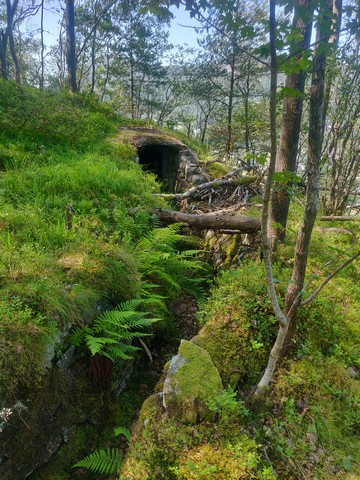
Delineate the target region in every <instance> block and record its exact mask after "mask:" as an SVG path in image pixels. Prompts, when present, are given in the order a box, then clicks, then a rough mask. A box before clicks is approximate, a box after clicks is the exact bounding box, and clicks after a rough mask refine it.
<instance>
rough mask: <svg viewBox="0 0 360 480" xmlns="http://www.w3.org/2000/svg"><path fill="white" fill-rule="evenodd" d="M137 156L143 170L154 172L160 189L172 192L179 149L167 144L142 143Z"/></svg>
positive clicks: (177, 165)
mask: <svg viewBox="0 0 360 480" xmlns="http://www.w3.org/2000/svg"><path fill="white" fill-rule="evenodd" d="M138 157H139V163H140V165H142V166H143V168H144V170H146V171H147V172H151V173H154V174H155V175H156V177H157V178H158V180H159V181H160V182H161V184H162V191H163V192H167V193H174V191H175V184H176V179H177V172H178V168H179V150H178V149H177V148H174V147H170V146H168V145H144V146H142V147H140V148H139V149H138Z"/></svg>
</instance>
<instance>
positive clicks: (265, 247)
mask: <svg viewBox="0 0 360 480" xmlns="http://www.w3.org/2000/svg"><path fill="white" fill-rule="evenodd" d="M275 6H276V0H270V12H269V30H270V54H271V64H270V138H271V150H270V163H269V168H268V174H267V178H266V183H265V190H264V197H263V210H262V218H261V229H262V231H261V239H262V251H263V257H264V266H265V273H266V281H267V285H268V290H269V297H270V300H271V305H272V308H273V311H274V314H275V317H276V319H277V321H278V323H279V330H278V334H277V337H276V341H275V343H274V345H273V348H272V349H271V352H270V355H269V358H268V363H267V366H266V369H265V372H264V374H263V376H262V377H261V379H260V381H259V383H258V385H257V387H256V391H255V394H256V395H261V394H262V392H263V391H264V389H265V388H266V387H267V386H268V385H269V383H270V382H271V380H272V377H273V375H274V370H275V367H276V364H277V362H278V359H279V357H280V354H281V352H282V350H283V345H284V341H285V338H286V334H287V330H288V319H287V318H286V316H285V315H284V313H283V312H282V310H281V308H280V305H279V302H278V299H277V295H276V291H275V284H274V278H273V273H272V265H271V257H270V242H269V236H268V223H269V205H270V194H271V185H272V179H273V176H274V171H275V162H276V152H277V139H276V90H277V73H278V72H277V57H276V44H275V41H276V16H275Z"/></svg>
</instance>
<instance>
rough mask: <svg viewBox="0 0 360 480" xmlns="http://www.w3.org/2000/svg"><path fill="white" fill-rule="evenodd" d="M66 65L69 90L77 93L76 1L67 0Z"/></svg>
mask: <svg viewBox="0 0 360 480" xmlns="http://www.w3.org/2000/svg"><path fill="white" fill-rule="evenodd" d="M65 23H66V63H67V69H68V88H69V90H71V91H72V92H77V90H78V86H77V82H76V51H75V8H74V0H66V8H65Z"/></svg>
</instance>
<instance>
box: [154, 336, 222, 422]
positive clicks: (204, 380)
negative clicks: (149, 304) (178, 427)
mask: <svg viewBox="0 0 360 480" xmlns="http://www.w3.org/2000/svg"><path fill="white" fill-rule="evenodd" d="M221 388H222V383H221V378H220V375H219V372H218V370H217V368H216V367H215V366H214V364H213V362H212V360H211V357H210V355H209V354H208V352H207V351H206V350H204V349H203V348H201V347H199V346H198V345H195V344H194V343H192V342H188V341H186V340H182V342H181V345H180V347H179V354H178V355H176V356H175V357H173V359H172V360H171V362H170V366H169V370H168V373H167V377H166V379H165V382H164V389H163V404H164V407H165V408H166V410H167V411H168V412H169V413H170V414H172V415H175V416H177V417H179V418H180V419H181V420H182V421H183V422H185V423H186V422H189V423H195V422H196V421H197V420H199V419H210V418H211V417H212V416H213V413H212V412H211V411H210V410H209V408H208V407H207V402H208V401H209V400H211V399H213V398H214V397H215V396H216V395H217V394H218V393H219V391H220V390H221Z"/></svg>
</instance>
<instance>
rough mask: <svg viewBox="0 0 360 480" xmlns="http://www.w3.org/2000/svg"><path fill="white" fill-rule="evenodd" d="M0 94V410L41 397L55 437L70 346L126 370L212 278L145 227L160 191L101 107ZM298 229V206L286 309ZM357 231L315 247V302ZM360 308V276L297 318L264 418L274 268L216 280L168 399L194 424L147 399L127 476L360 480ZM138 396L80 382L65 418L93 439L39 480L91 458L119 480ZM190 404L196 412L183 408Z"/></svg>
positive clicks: (13, 91) (285, 252)
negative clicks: (121, 447) (175, 306)
mask: <svg viewBox="0 0 360 480" xmlns="http://www.w3.org/2000/svg"><path fill="white" fill-rule="evenodd" d="M0 86H1V88H0V105H1V111H0V129H1V133H0V169H1V173H0V205H1V213H0V245H1V249H0V352H1V355H0V396H1V399H2V402H3V403H4V405H10V406H11V405H12V402H13V399H14V398H21V396H25V397H26V398H28V397H27V395H30V394H29V392H31V401H32V402H33V404H34V405H35V407H36V408H34V412H35V413H34V414H33V415H34V418H35V416H36V413H37V412H41V411H42V410H43V409H45V406H46V408H49V411H51V414H53V412H55V411H57V409H59V412H60V413H59V415H58V420H57V421H58V422H61V421H62V412H63V411H62V410H61V408H63V406H62V405H63V402H64V403H66V402H69V397H67V398H66V399H64V398H63V394H64V391H65V389H66V388H67V387H66V386H67V385H68V383H70V382H71V381H72V380H70V379H69V378H70V377H68V376H67V374H66V372H65V373H64V371H62V372H60V373H58V374H57V375H58V378H55V379H54V378H52V377H51V378H50V376H49V375H48V372H49V367H50V366H51V365H52V363H53V362H57V361H59V360H60V359H62V356H63V353H64V352H65V351H67V350H68V349H70V348H71V338H72V339H73V340H72V341H73V344H75V345H76V346H78V347H81V346H82V347H83V346H85V347H86V348H84V349H81V348H78V349H77V350H76V354H75V356H76V358H77V361H78V362H79V364H82V365H83V364H84V363H86V362H88V361H89V357H90V355H94V354H99V353H100V354H101V355H104V356H108V357H110V358H111V359H112V360H115V359H119V358H121V359H123V360H127V359H129V357H130V356H133V354H134V353H135V351H136V350H137V347H136V346H133V345H131V343H130V342H131V340H132V339H133V338H137V337H141V336H143V335H144V334H146V335H147V334H149V333H151V334H156V333H158V332H159V331H160V330H161V328H162V326H164V324H165V327H166V324H167V325H169V323H170V318H171V314H170V313H169V311H168V310H167V301H168V299H172V298H176V297H178V296H179V295H180V294H181V293H182V292H187V293H191V294H192V295H194V296H195V297H196V298H197V299H198V300H202V301H203V300H204V298H205V292H204V283H205V281H206V280H207V279H208V277H209V272H210V270H209V268H208V267H207V266H206V265H205V264H204V262H203V261H202V259H201V255H200V251H199V250H200V249H199V245H198V243H197V242H196V241H193V240H192V239H189V238H185V237H184V236H182V235H181V234H180V228H179V226H172V227H167V228H160V226H159V225H158V222H157V220H156V219H155V218H154V217H153V216H152V214H151V209H152V208H153V207H155V206H162V201H161V199H159V197H156V196H154V195H153V193H156V192H159V185H158V184H157V182H156V181H155V178H154V176H152V175H149V174H146V173H144V172H143V171H142V170H141V168H140V167H139V165H137V164H136V163H134V162H133V158H134V155H135V151H134V149H133V148H132V147H131V146H130V145H126V144H122V143H119V142H117V141H116V139H115V140H114V138H115V134H116V128H117V127H118V126H119V125H121V123H122V120H121V119H120V118H117V117H116V115H115V114H114V113H113V112H112V111H111V110H110V109H109V108H108V107H106V106H103V105H98V104H97V103H96V102H95V101H94V99H92V98H89V97H85V96H80V95H67V94H65V93H63V92H61V93H58V94H55V93H51V94H50V93H48V92H42V93H40V92H36V91H34V90H31V89H28V88H20V87H18V86H15V85H14V84H13V83H11V82H3V81H1V85H0ZM298 223H299V208H298V207H297V206H296V205H293V206H292V211H291V215H290V218H289V223H288V232H289V234H288V238H287V240H286V243H285V244H284V245H282V246H281V247H280V248H279V251H278V255H277V261H276V263H275V265H274V277H275V279H276V280H275V283H276V290H277V293H278V295H279V298H280V301H281V302H283V299H284V294H285V289H286V286H287V285H288V284H289V281H290V278H289V277H290V274H291V273H290V272H291V266H292V263H293V258H292V255H293V250H292V245H293V243H294V238H293V237H294V236H295V232H296V229H297V226H298ZM332 226H333V225H332ZM341 226H342V227H344V224H342V225H341ZM346 226H347V227H349V228H351V229H352V230H354V229H355V227H354V225H353V224H349V225H346ZM357 233H358V232H356V231H354V234H353V235H344V234H339V233H337V232H330V233H328V234H326V235H324V234H323V233H319V232H316V231H315V232H314V235H313V240H312V243H311V247H310V259H309V264H308V280H310V283H309V284H306V286H305V289H304V296H305V297H306V296H307V295H308V294H310V293H311V292H312V291H313V290H315V288H316V287H317V286H319V285H320V284H321V282H322V281H323V280H324V278H325V277H326V275H328V274H329V273H331V272H332V271H333V270H334V269H335V268H336V267H337V266H338V265H339V264H340V263H341V262H342V261H343V260H344V259H345V258H346V255H349V254H351V253H353V252H354V251H355V250H354V249H355V246H354V245H355V239H356V235H357ZM321 265H323V267H322V268H319V266H321ZM359 298H360V281H359V270H358V267H357V265H356V264H355V263H353V264H351V265H350V266H348V267H347V268H346V269H345V270H342V271H341V272H340V273H339V275H338V276H337V277H336V279H334V280H332V282H330V283H329V284H328V285H327V286H326V287H325V288H324V289H323V290H322V291H321V293H320V295H319V296H318V297H317V298H316V299H315V301H314V302H313V303H312V304H309V305H306V306H304V307H302V308H301V309H300V310H299V315H298V320H297V321H298V328H297V332H296V335H295V336H294V337H293V340H292V346H291V349H290V354H289V356H288V357H286V358H284V359H283V360H282V362H281V365H280V368H279V369H278V370H277V371H276V374H275V377H274V382H273V384H272V387H271V388H270V389H269V390H268V392H267V393H268V395H267V397H266V399H262V400H261V402H259V401H256V400H253V398H252V396H251V393H252V390H253V388H254V387H255V385H256V383H257V381H258V379H259V376H260V375H261V372H262V371H263V369H264V367H265V365H266V361H267V357H268V353H269V350H270V348H271V345H272V344H273V342H274V338H275V336H276V331H277V324H276V321H275V318H274V315H273V313H272V309H271V304H270V301H269V298H268V293H267V288H266V282H265V273H264V268H263V264H262V262H261V261H260V259H255V260H254V259H250V258H246V257H245V259H244V260H243V261H242V263H241V265H240V266H236V267H231V266H230V267H229V268H228V269H227V270H225V269H224V270H223V271H221V272H220V274H219V275H218V277H217V279H216V283H215V284H214V285H213V287H212V289H211V292H210V294H209V296H208V299H207V301H206V302H202V303H201V308H200V311H199V313H198V317H199V320H200V321H201V323H202V325H203V326H202V329H201V331H200V332H199V334H198V335H197V336H196V337H195V338H194V341H193V343H190V342H185V343H183V344H182V345H181V346H180V351H179V353H180V354H181V356H182V357H183V358H184V359H186V362H185V363H184V364H183V365H182V366H181V367H180V368H179V371H178V375H177V379H176V382H177V384H176V385H175V387H176V388H177V387H179V388H180V390H182V391H183V392H185V393H184V398H182V405H183V411H181V412H180V415H179V410H178V411H177V412H176V409H174V412H175V414H164V410H163V406H162V401H161V398H160V395H159V394H156V395H153V396H151V397H150V398H148V399H147V400H146V401H145V403H144V404H143V407H142V409H141V413H140V417H139V421H138V423H137V425H136V426H135V428H134V430H133V436H132V440H131V442H130V450H129V453H128V455H127V457H126V459H125V462H124V467H123V470H122V472H121V474H120V475H121V476H120V478H122V479H125V478H126V479H140V478H141V479H144V480H145V479H155V478H166V479H167V480H172V479H174V480H175V479H184V480H185V479H200V478H203V479H207V480H208V479H220V480H222V479H223V480H228V479H232V478H234V479H238V478H244V479H248V478H254V479H258V480H274V479H275V478H279V479H290V480H291V479H294V480H295V479H298V478H306V479H318V480H328V479H336V478H339V479H344V480H345V479H346V480H350V479H355V478H358V477H359V476H360V456H359V452H360V441H359V431H360V416H359V410H360V383H359V369H360V360H359V359H360V342H359V338H360V324H359V316H358V315H359V314H358V312H359ZM159 318H163V319H164V320H163V321H162V322H158V321H157V320H158V319H159ZM147 327H151V328H150V330H148V329H147ZM69 333H71V334H72V335H71V334H69ZM119 341H120V343H119ZM200 347H201V348H200ZM72 348H73V347H72ZM120 363H121V362H119V363H114V369H120V368H121V366H120ZM79 370H80V367H79ZM164 375H165V374H164ZM194 378H199V379H201V380H205V382H204V384H202V382H200V381H194ZM163 381H164V379H162V381H161V382H160V383H159V385H158V387H157V389H156V391H157V392H158V393H159V392H160V391H161V390H162V387H163ZM55 382H58V383H57V384H58V387H57V388H54V383H55ZM132 382H133V385H132V387H133V390H130V391H129V392H126V393H124V394H123V395H122V397H120V398H119V399H111V398H110V396H109V395H106V394H98V393H94V392H93V391H92V389H91V386H90V384H89V382H88V381H87V379H86V380H84V377H81V378H80V379H79V380H78V383H77V385H76V389H75V390H73V391H71V395H72V396H71V401H73V404H72V407H71V415H72V421H73V422H74V423H76V422H77V421H79V423H81V422H83V423H81V425H79V429H77V430H76V431H69V432H67V433H66V436H67V437H68V438H67V440H66V442H65V443H66V444H65V445H64V447H63V448H62V449H61V450H60V451H59V454H58V455H57V457H56V459H55V460H54V463H53V464H52V465H48V466H46V468H45V469H44V472H42V473H39V476H38V477H35V478H36V480H42V479H45V478H46V480H69V479H70V478H73V475H74V471H73V470H71V465H74V464H75V463H76V462H77V461H78V460H79V459H80V458H82V457H83V456H86V457H85V459H84V460H83V461H80V462H78V464H77V465H78V466H79V467H86V466H89V465H91V466H92V467H93V468H94V469H95V471H97V472H105V471H107V472H110V470H106V468H107V466H106V465H107V460H108V459H109V458H110V460H111V463H112V467H114V468H112V470H111V471H115V470H117V469H118V467H119V465H120V464H118V463H117V462H118V460H119V458H121V456H120V455H118V445H117V443H116V442H117V441H118V440H116V441H114V438H113V433H112V432H113V427H114V425H124V427H125V428H130V427H131V423H132V421H133V418H134V415H135V413H136V411H137V410H138V409H139V408H140V405H141V403H142V401H143V397H142V396H141V395H139V392H138V390H136V389H139V385H140V384H141V382H142V379H139V378H138V379H133V380H132ZM153 383H154V382H153V381H152V380H151V379H150V380H149V385H150V386H151V387H152V385H153ZM41 389H43V390H46V396H45V397H44V398H41V395H40V394H39V392H41ZM52 389H53V390H52ZM81 397H84V401H85V402H86V404H87V410H86V411H87V412H91V414H89V418H91V419H92V420H91V421H88V417H86V416H85V417H86V418H85V417H84V416H83V415H84V414H83V411H82V410H81V408H80V406H79V403H80V400H82V399H81ZM189 398H195V399H196V402H195V401H194V402H193V404H191V405H190V404H187V403H186V402H187V400H188V399H189ZM174 402H175V403H174V404H176V401H175V400H174ZM70 403H71V402H70ZM170 403H171V402H170ZM44 405H45V406H44ZM170 410H171V408H170ZM19 412H20V410H19ZM104 412H106V415H104ZM49 415H50V414H49ZM104 417H106V418H104ZM12 418H13V417H10V421H9V424H11V419H12ZM34 418H32V417H31V415H30V414H29V418H26V421H27V422H29V423H30V425H31V428H34V427H36V426H38V424H37V423H36V421H35V419H34ZM94 418H95V420H93V419H94ZM78 419H80V420H78ZM99 426H101V427H104V431H102V432H99V431H98V430H100V427H99ZM2 428H3V425H2ZM24 428H26V429H27V430H29V431H30V430H31V429H30V428H29V429H28V428H27V427H24ZM48 428H49V429H50V428H52V426H51V425H49V426H48ZM120 433H124V432H120ZM64 435H65V434H64ZM20 437H21V436H19V437H16V435H14V439H20ZM89 439H90V443H91V445H89ZM14 441H15V440H14ZM19 441H20V440H16V442H19ZM24 442H26V438H25V437H24ZM97 447H101V450H97V451H96V452H94V454H90V455H89V452H91V451H92V450H94V449H95V448H97ZM30 453H32V452H30ZM34 453H36V449H35V447H34ZM84 462H85V463H86V464H85V463H84ZM64 465H65V466H66V467H65V468H64ZM80 475H82V474H81V473H80ZM89 475H90V476H89V477H86V478H94V477H92V476H91V475H92V474H89Z"/></svg>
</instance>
